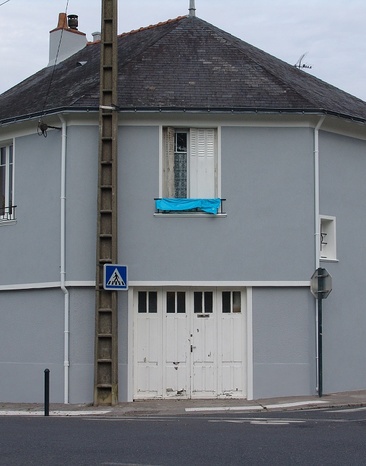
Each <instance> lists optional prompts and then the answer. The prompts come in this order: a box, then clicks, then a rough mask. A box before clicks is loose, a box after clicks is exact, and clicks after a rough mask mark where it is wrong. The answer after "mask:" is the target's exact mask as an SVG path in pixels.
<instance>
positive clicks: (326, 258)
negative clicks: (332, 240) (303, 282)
mask: <svg viewBox="0 0 366 466" xmlns="http://www.w3.org/2000/svg"><path fill="white" fill-rule="evenodd" d="M320 262H339V260H338V259H332V258H331V257H329V258H328V257H321V258H320Z"/></svg>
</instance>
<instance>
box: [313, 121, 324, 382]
mask: <svg viewBox="0 0 366 466" xmlns="http://www.w3.org/2000/svg"><path fill="white" fill-rule="evenodd" d="M324 120H325V116H323V117H321V118H320V120H319V121H318V124H317V125H316V127H315V129H314V216H315V218H314V224H315V233H314V244H315V270H316V269H318V268H319V267H320V194H319V192H320V177H319V129H320V127H321V125H322V124H323V122H324ZM315 329H316V330H315V335H316V337H315V340H316V390H317V391H319V380H318V378H319V370H318V367H319V342H318V300H317V299H316V300H315Z"/></svg>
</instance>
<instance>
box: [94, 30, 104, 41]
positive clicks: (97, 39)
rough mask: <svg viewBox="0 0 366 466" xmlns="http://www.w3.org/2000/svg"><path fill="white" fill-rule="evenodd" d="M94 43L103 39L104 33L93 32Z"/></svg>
mask: <svg viewBox="0 0 366 466" xmlns="http://www.w3.org/2000/svg"><path fill="white" fill-rule="evenodd" d="M92 36H93V42H98V41H99V40H101V39H102V33H101V32H93V33H92Z"/></svg>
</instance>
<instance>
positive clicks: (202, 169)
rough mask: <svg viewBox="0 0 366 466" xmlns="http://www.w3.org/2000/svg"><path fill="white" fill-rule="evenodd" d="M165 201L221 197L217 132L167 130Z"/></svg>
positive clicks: (164, 136)
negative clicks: (166, 199)
mask: <svg viewBox="0 0 366 466" xmlns="http://www.w3.org/2000/svg"><path fill="white" fill-rule="evenodd" d="M163 139H164V141H163V147H164V155H163V177H162V178H163V190H162V191H163V197H164V198H178V199H179V198H199V199H210V198H215V197H217V191H218V190H217V131H216V130H215V129H212V128H211V129H209V128H207V129H206V128H187V129H177V128H170V127H167V128H164V129H163Z"/></svg>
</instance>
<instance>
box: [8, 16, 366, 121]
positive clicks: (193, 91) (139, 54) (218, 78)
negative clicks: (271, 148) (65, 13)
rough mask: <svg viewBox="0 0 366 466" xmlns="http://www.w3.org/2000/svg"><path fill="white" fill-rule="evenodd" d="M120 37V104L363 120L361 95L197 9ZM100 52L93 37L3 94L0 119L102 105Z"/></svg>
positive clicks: (364, 105) (364, 107)
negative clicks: (263, 48) (283, 58)
mask: <svg viewBox="0 0 366 466" xmlns="http://www.w3.org/2000/svg"><path fill="white" fill-rule="evenodd" d="M118 44H119V45H118V47H119V52H118V53H119V72H118V95H119V97H118V106H119V108H120V111H140V110H141V111H164V110H175V111H182V110H186V111H207V110H211V111H214V110H217V111H234V112H253V111H256V112H305V113H329V114H336V115H340V116H343V117H346V118H353V119H356V120H361V121H364V120H366V103H365V102H363V101H362V100H360V99H358V98H356V97H354V96H352V95H350V94H348V93H346V92H343V91H341V90H340V89H337V88H335V87H334V86H331V85H329V84H327V83H325V82H324V81H321V80H319V79H317V78H315V77H314V76H312V75H310V74H308V73H306V72H304V71H302V70H299V69H298V68H296V67H294V66H292V65H289V64H287V63H285V62H283V61H281V60H279V59H277V58H275V57H273V56H271V55H269V54H267V53H265V52H263V51H261V50H259V49H258V48H256V47H254V46H252V45H250V44H248V43H246V42H244V41H242V40H240V39H238V38H236V37H234V36H232V35H230V34H229V33H227V32H225V31H223V30H221V29H219V28H217V27H215V26H213V25H212V24H209V23H207V22H206V21H203V20H202V19H200V18H198V17H194V16H193V17H192V16H182V17H178V18H176V19H173V20H168V21H166V22H164V23H159V24H157V25H155V26H149V27H147V28H141V29H139V30H136V31H131V32H130V33H127V34H122V35H121V36H119V39H118ZM99 54H100V44H99V43H91V44H88V45H87V46H86V47H85V48H84V49H83V50H81V51H80V52H78V53H76V54H75V55H73V56H72V57H70V58H68V59H67V60H65V61H63V62H62V63H60V64H58V65H56V66H55V67H48V68H44V69H43V70H41V71H39V72H38V73H36V74H35V75H33V76H31V77H29V78H28V79H26V80H25V81H23V82H21V83H20V84H18V85H16V86H15V87H13V88H12V89H10V90H8V91H6V92H5V93H3V94H2V95H0V122H2V123H5V122H10V121H14V120H19V119H24V118H30V117H34V116H38V115H42V114H47V113H54V112H57V111H61V110H98V105H99V57H100V55H99ZM78 62H86V64H85V65H83V66H78Z"/></svg>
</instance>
